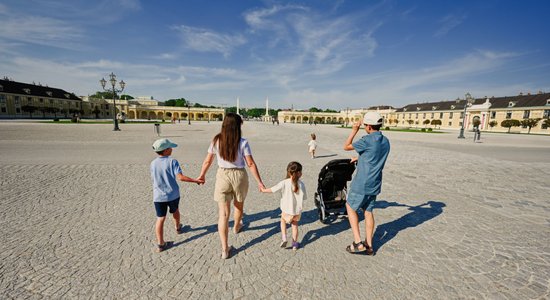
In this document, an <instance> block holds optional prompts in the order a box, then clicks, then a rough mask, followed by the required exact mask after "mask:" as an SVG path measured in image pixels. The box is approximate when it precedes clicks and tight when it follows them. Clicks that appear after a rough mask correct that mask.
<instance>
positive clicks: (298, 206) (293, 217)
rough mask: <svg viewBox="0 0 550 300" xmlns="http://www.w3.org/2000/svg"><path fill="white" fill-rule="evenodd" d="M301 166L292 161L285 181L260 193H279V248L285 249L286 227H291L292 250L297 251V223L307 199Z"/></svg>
mask: <svg viewBox="0 0 550 300" xmlns="http://www.w3.org/2000/svg"><path fill="white" fill-rule="evenodd" d="M300 177H302V165H301V164H300V163H299V162H296V161H292V162H290V163H289V164H288V166H287V167H286V179H285V180H283V181H281V182H279V183H277V184H276V185H275V186H273V187H271V188H269V189H266V188H264V189H262V190H261V192H262V193H275V192H277V191H279V190H280V191H281V238H282V241H281V244H280V247H281V248H286V245H287V237H286V225H287V224H291V226H292V249H293V250H298V248H300V243H298V221H300V217H301V215H302V202H303V200H306V199H307V194H306V186H305V185H304V183H303V182H302V181H301V180H300Z"/></svg>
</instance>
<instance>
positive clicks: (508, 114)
mask: <svg viewBox="0 0 550 300" xmlns="http://www.w3.org/2000/svg"><path fill="white" fill-rule="evenodd" d="M405 115H406V114H397V119H399V118H400V117H401V118H403V119H405ZM412 115H413V114H412V113H409V119H411V118H412ZM426 115H427V113H423V114H422V118H423V119H426ZM435 115H436V113H431V118H432V119H433V118H434V117H435ZM418 116H419V114H418V113H415V114H414V118H415V119H418ZM496 116H497V112H496V111H492V112H491V119H495V118H496ZM530 116H531V111H530V110H524V111H523V118H524V119H529V118H530ZM452 118H453V113H452V112H450V113H449V119H452ZM463 118H464V112H461V113H460V119H463ZM511 118H512V111H507V112H506V119H511ZM542 118H543V119H547V118H550V109H545V110H544V113H543V116H542ZM439 119H443V113H439Z"/></svg>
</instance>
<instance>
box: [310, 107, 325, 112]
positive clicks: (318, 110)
mask: <svg viewBox="0 0 550 300" xmlns="http://www.w3.org/2000/svg"><path fill="white" fill-rule="evenodd" d="M309 111H310V112H321V111H322V110H320V109H318V108H317V107H312V108H310V109H309Z"/></svg>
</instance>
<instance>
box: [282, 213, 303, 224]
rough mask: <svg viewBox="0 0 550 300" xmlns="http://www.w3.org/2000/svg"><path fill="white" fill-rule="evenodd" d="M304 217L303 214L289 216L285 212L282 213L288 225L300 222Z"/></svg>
mask: <svg viewBox="0 0 550 300" xmlns="http://www.w3.org/2000/svg"><path fill="white" fill-rule="evenodd" d="M301 217H302V215H301V214H299V215H289V214H286V213H284V212H281V218H282V219H283V220H284V221H285V222H286V223H287V224H290V223H291V222H292V221H296V222H298V221H300V218H301Z"/></svg>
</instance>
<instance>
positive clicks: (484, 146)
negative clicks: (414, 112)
mask: <svg viewBox="0 0 550 300" xmlns="http://www.w3.org/2000/svg"><path fill="white" fill-rule="evenodd" d="M219 126H220V123H216V122H211V123H210V124H207V123H205V124H202V123H200V122H197V124H193V125H192V126H191V127H188V126H182V125H173V126H165V128H163V129H164V130H163V134H165V135H166V136H167V137H169V138H170V139H172V140H173V141H174V142H176V143H178V144H179V145H180V147H178V148H176V149H175V150H174V153H173V156H174V157H175V158H177V159H178V160H179V161H180V163H181V165H182V166H183V169H184V173H185V174H186V175H188V176H191V177H194V176H197V175H198V172H199V170H200V166H201V163H202V159H203V158H204V155H205V149H207V147H208V144H209V142H210V140H211V138H212V137H213V136H214V135H215V133H216V132H217V131H218V130H219ZM111 129H112V128H111V127H110V126H107V125H82V126H69V125H66V124H37V123H28V122H23V123H16V122H0V150H2V155H1V156H0V205H1V206H2V208H3V209H2V210H0V225H1V226H0V298H7V299H44V298H45V299H52V298H53V299H59V298H79V299H120V298H125V299H137V298H140V299H149V298H151V299H156V298H162V297H167V298H174V299H205V298H209V299H210V298H221V299H259V298H260V299H285V298H290V297H292V298H299V299H319V298H327V299H365V297H366V296H365V295H368V298H383V299H403V298H416V299H434V298H453V299H456V298H460V299H483V298H485V299H518V298H519V299H546V298H548V295H549V293H550V287H549V282H550V254H549V253H550V246H548V245H549V244H550V243H549V240H548V237H549V236H550V226H549V224H550V219H549V218H548V212H550V203H549V202H548V201H547V198H548V193H549V192H550V188H549V186H550V185H548V178H550V168H549V167H550V159H549V157H548V153H550V152H549V150H550V139H548V138H546V137H539V136H527V135H505V134H489V133H488V134H486V135H485V137H484V138H485V139H486V140H485V141H484V143H477V144H473V143H471V144H465V143H464V142H465V141H462V140H457V139H456V135H455V134H454V133H449V134H441V135H434V134H432V135H428V134H425V135H419V134H413V133H400V132H391V130H390V131H389V132H384V134H385V135H387V136H388V137H389V138H390V141H391V143H392V150H391V153H390V156H389V159H388V162H387V165H386V169H385V171H384V183H383V189H382V194H380V195H379V197H378V207H377V208H376V209H375V218H376V225H377V228H376V231H375V237H374V241H375V247H376V248H377V253H376V255H375V256H373V257H367V256H361V255H356V256H353V255H349V254H348V253H346V252H345V250H344V249H345V247H346V245H348V244H349V243H350V242H351V232H350V229H349V224H348V223H347V221H346V220H345V219H337V220H335V221H333V222H332V223H330V224H327V225H325V224H321V223H320V222H319V221H318V219H317V211H316V207H315V206H314V204H313V194H314V192H315V189H316V184H317V175H318V173H319V171H320V169H321V168H322V166H323V165H324V164H326V163H327V162H328V161H329V160H331V159H334V158H346V157H350V156H351V155H352V154H351V153H348V152H345V151H343V150H342V149H341V148H342V144H343V141H344V140H345V138H346V137H347V134H348V133H349V130H345V129H341V128H337V127H334V126H316V127H315V128H313V127H311V126H308V125H293V124H281V125H280V126H272V125H271V124H264V123H254V122H246V123H245V125H244V127H243V134H244V136H245V137H247V138H248V139H249V141H250V144H251V147H252V151H253V154H254V158H255V160H256V162H257V164H258V166H259V169H260V173H261V175H262V178H263V180H264V182H265V183H266V185H267V186H272V185H274V184H275V183H277V182H279V181H280V180H282V179H283V178H284V175H285V174H284V168H285V166H286V164H287V163H288V161H290V160H298V161H300V162H302V164H303V166H304V175H303V177H302V180H303V181H304V183H305V184H306V187H307V189H308V195H309V199H308V200H306V201H305V203H304V213H303V215H302V220H301V224H300V239H301V244H302V248H301V249H299V250H298V251H296V252H294V251H292V250H289V249H280V248H279V247H278V244H279V242H280V239H281V237H280V232H279V227H278V226H279V217H280V212H279V209H278V205H279V204H278V203H279V202H278V197H277V196H276V195H266V194H261V193H260V192H259V191H258V190H256V185H255V183H254V182H253V179H252V181H251V188H250V191H249V196H248V198H247V200H246V204H245V217H244V221H245V223H246V224H247V227H245V229H244V230H243V231H242V232H241V233H239V234H238V235H235V234H232V233H230V235H229V242H230V244H232V245H233V246H234V247H235V248H236V249H237V251H236V252H235V253H234V256H233V257H231V258H229V259H227V260H222V259H221V258H220V253H221V250H220V244H219V239H218V234H217V224H216V222H217V207H216V203H215V202H214V201H213V200H212V194H213V187H214V177H215V174H214V173H215V171H214V170H211V171H210V172H209V173H208V174H207V176H206V179H207V182H206V184H205V185H204V186H197V185H193V184H189V183H182V184H181V185H180V187H181V191H182V200H181V203H180V210H181V214H182V220H183V222H184V224H185V225H189V226H190V227H189V230H188V231H187V232H185V233H184V234H181V235H177V234H175V233H174V231H173V223H172V220H171V219H170V217H168V219H169V220H168V221H167V223H166V227H165V233H166V238H167V239H169V240H171V241H173V242H174V247H172V248H170V249H168V250H167V251H165V252H163V253H154V252H153V250H154V245H155V237H154V222H155V217H154V209H153V205H152V203H151V198H152V192H151V186H150V178H149V173H148V165H149V162H150V161H151V160H152V159H153V158H154V157H155V154H154V153H152V152H151V151H149V150H150V144H151V143H152V142H153V141H154V140H155V139H156V138H157V137H156V136H155V135H152V134H151V133H152V130H150V129H151V128H150V126H148V124H128V125H124V126H123V127H122V131H120V132H113V131H112V130H111ZM311 131H315V132H316V134H317V136H318V141H319V147H320V148H319V156H321V157H320V158H317V159H314V160H312V159H310V158H309V155H308V153H307V147H306V145H307V141H308V136H309V134H310V133H311ZM457 146H460V147H472V148H476V149H473V150H472V151H467V152H465V153H462V152H460V151H459V150H457V149H460V147H458V148H457ZM523 148H529V149H530V153H534V155H537V153H538V155H539V157H532V158H531V159H530V160H529V161H530V162H525V161H521V160H516V159H514V157H513V155H511V153H521V149H523ZM289 149H290V150H289ZM298 149H301V150H298ZM302 150H303V151H302ZM474 150H475V151H474ZM494 151H499V155H498V158H495V157H494V156H493V155H492V154H493V153H494ZM467 153H476V154H475V155H474V154H467ZM281 154H284V155H281ZM509 154H510V155H509ZM323 155H326V157H323ZM517 155H519V154H517ZM537 159H538V161H537ZM212 169H215V166H213V168H212ZM533 174H536V176H533ZM360 226H361V229H362V230H363V229H364V222H363V221H362V222H361V224H360ZM288 234H289V236H290V230H289V232H288Z"/></svg>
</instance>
